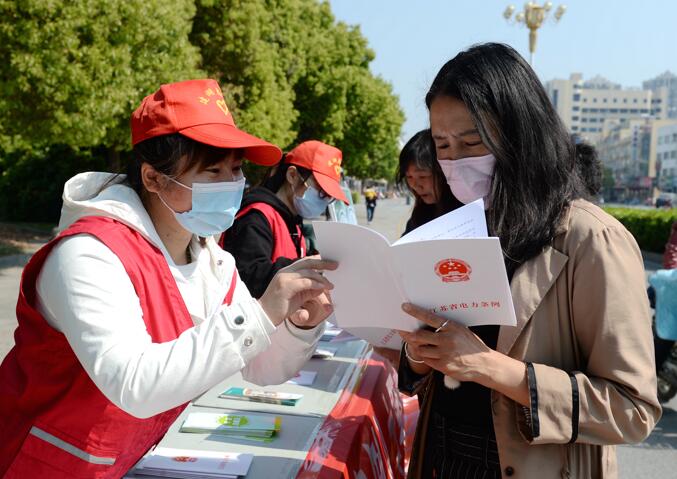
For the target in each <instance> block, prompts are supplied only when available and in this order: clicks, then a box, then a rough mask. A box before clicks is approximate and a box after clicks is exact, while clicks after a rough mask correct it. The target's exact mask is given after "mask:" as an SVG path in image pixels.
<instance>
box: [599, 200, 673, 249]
mask: <svg viewBox="0 0 677 479" xmlns="http://www.w3.org/2000/svg"><path fill="white" fill-rule="evenodd" d="M604 210H605V211H606V212H607V213H609V214H610V215H612V216H613V217H614V218H616V219H617V220H618V221H620V222H621V223H623V225H624V226H625V227H626V228H627V229H628V231H630V233H632V235H633V236H634V237H635V239H636V240H637V243H638V244H639V247H640V248H641V249H642V250H644V251H651V252H654V253H663V250H664V249H665V243H666V242H667V241H668V237H669V236H670V228H671V227H672V223H673V222H675V221H677V208H672V209H665V210H640V209H635V208H604Z"/></svg>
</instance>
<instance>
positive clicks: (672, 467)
mask: <svg viewBox="0 0 677 479" xmlns="http://www.w3.org/2000/svg"><path fill="white" fill-rule="evenodd" d="M410 209H411V206H408V205H406V203H405V200H404V199H403V198H395V199H389V200H381V201H379V202H378V205H377V207H376V211H375V214H374V221H373V222H372V223H371V225H369V226H370V227H371V228H373V229H374V230H376V231H378V232H380V233H381V234H383V235H384V236H385V237H387V238H388V239H389V240H390V241H394V240H396V239H397V238H399V237H400V235H401V234H402V232H403V231H404V226H405V223H406V220H407V218H408V217H409V212H410ZM356 212H357V217H358V221H359V223H360V224H362V225H366V223H367V222H366V211H365V206H364V203H362V204H358V205H356ZM27 258H28V255H19V256H12V257H5V258H0V359H2V358H4V356H5V355H6V354H7V352H8V351H9V350H10V348H11V347H12V345H13V344H14V339H13V331H14V328H15V327H16V318H15V314H14V308H15V305H16V298H17V295H18V292H19V280H20V276H21V270H22V267H23V265H24V264H25V261H26V260H27ZM655 260H656V258H647V259H645V267H646V269H647V272H651V271H654V270H656V269H657V268H658V267H659V264H658V263H656V262H655ZM618 459H619V469H620V477H621V478H622V479H635V478H655V479H662V478H672V477H677V470H676V468H677V399H673V400H672V401H670V402H669V403H668V404H665V405H664V410H663V417H662V419H661V421H660V422H659V424H658V426H657V427H656V429H655V430H654V432H653V433H652V434H651V436H650V437H649V438H648V439H647V440H646V441H644V442H643V443H641V444H637V445H632V446H620V447H619V448H618Z"/></svg>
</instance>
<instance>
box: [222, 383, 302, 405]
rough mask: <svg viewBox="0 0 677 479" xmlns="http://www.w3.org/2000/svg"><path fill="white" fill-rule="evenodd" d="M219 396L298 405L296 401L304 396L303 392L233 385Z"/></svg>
mask: <svg viewBox="0 0 677 479" xmlns="http://www.w3.org/2000/svg"><path fill="white" fill-rule="evenodd" d="M219 397H221V398H224V399H237V400H241V401H253V402H262V403H268V404H280V405H282V406H296V403H297V402H298V401H299V399H301V398H302V397H303V394H292V393H283V392H279V391H264V390H262V389H251V388H236V387H232V388H228V389H226V390H225V391H223V392H222V393H221V394H219Z"/></svg>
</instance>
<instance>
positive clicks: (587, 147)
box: [573, 138, 603, 200]
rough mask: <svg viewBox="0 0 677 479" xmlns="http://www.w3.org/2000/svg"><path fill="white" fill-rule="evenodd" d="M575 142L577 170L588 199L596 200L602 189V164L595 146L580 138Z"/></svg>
mask: <svg viewBox="0 0 677 479" xmlns="http://www.w3.org/2000/svg"><path fill="white" fill-rule="evenodd" d="M573 140H574V143H575V145H576V170H577V171H578V175H579V176H580V178H581V181H582V184H583V185H584V186H585V192H586V193H587V197H588V198H589V199H591V200H594V199H595V198H596V197H597V195H599V192H600V191H601V189H602V177H603V172H602V170H603V167H602V162H601V161H600V159H599V157H598V156H597V150H596V149H595V147H594V146H592V145H591V144H590V143H586V142H584V141H580V140H579V139H578V138H573Z"/></svg>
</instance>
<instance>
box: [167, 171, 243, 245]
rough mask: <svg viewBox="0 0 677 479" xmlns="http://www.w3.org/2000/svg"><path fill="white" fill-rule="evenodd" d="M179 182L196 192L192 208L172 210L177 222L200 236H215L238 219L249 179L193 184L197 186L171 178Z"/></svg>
mask: <svg viewBox="0 0 677 479" xmlns="http://www.w3.org/2000/svg"><path fill="white" fill-rule="evenodd" d="M170 180H172V181H173V182H174V183H176V184H177V185H180V186H183V187H184V188H186V189H189V190H191V191H192V192H193V194H192V207H191V209H190V210H189V211H185V212H183V213H177V212H176V211H174V210H173V209H172V208H170V206H169V205H168V204H167V203H165V200H163V199H162V196H160V195H159V194H158V196H159V197H160V201H162V203H163V204H164V205H165V206H166V207H167V208H169V209H170V211H171V212H172V213H174V216H175V217H176V221H178V222H179V224H180V225H181V226H182V227H183V228H184V229H185V230H187V231H190V232H191V233H193V234H195V235H197V236H203V237H205V236H211V235H217V234H221V233H223V232H224V231H226V230H227V229H228V228H230V227H231V226H232V224H233V221H235V215H236V214H237V211H238V210H239V209H240V203H241V202H242V194H243V193H244V186H245V178H244V177H241V178H240V179H238V180H236V181H222V182H218V183H193V187H192V188H191V187H190V186H186V185H184V184H182V183H179V182H178V181H176V180H175V179H173V178H170Z"/></svg>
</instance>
